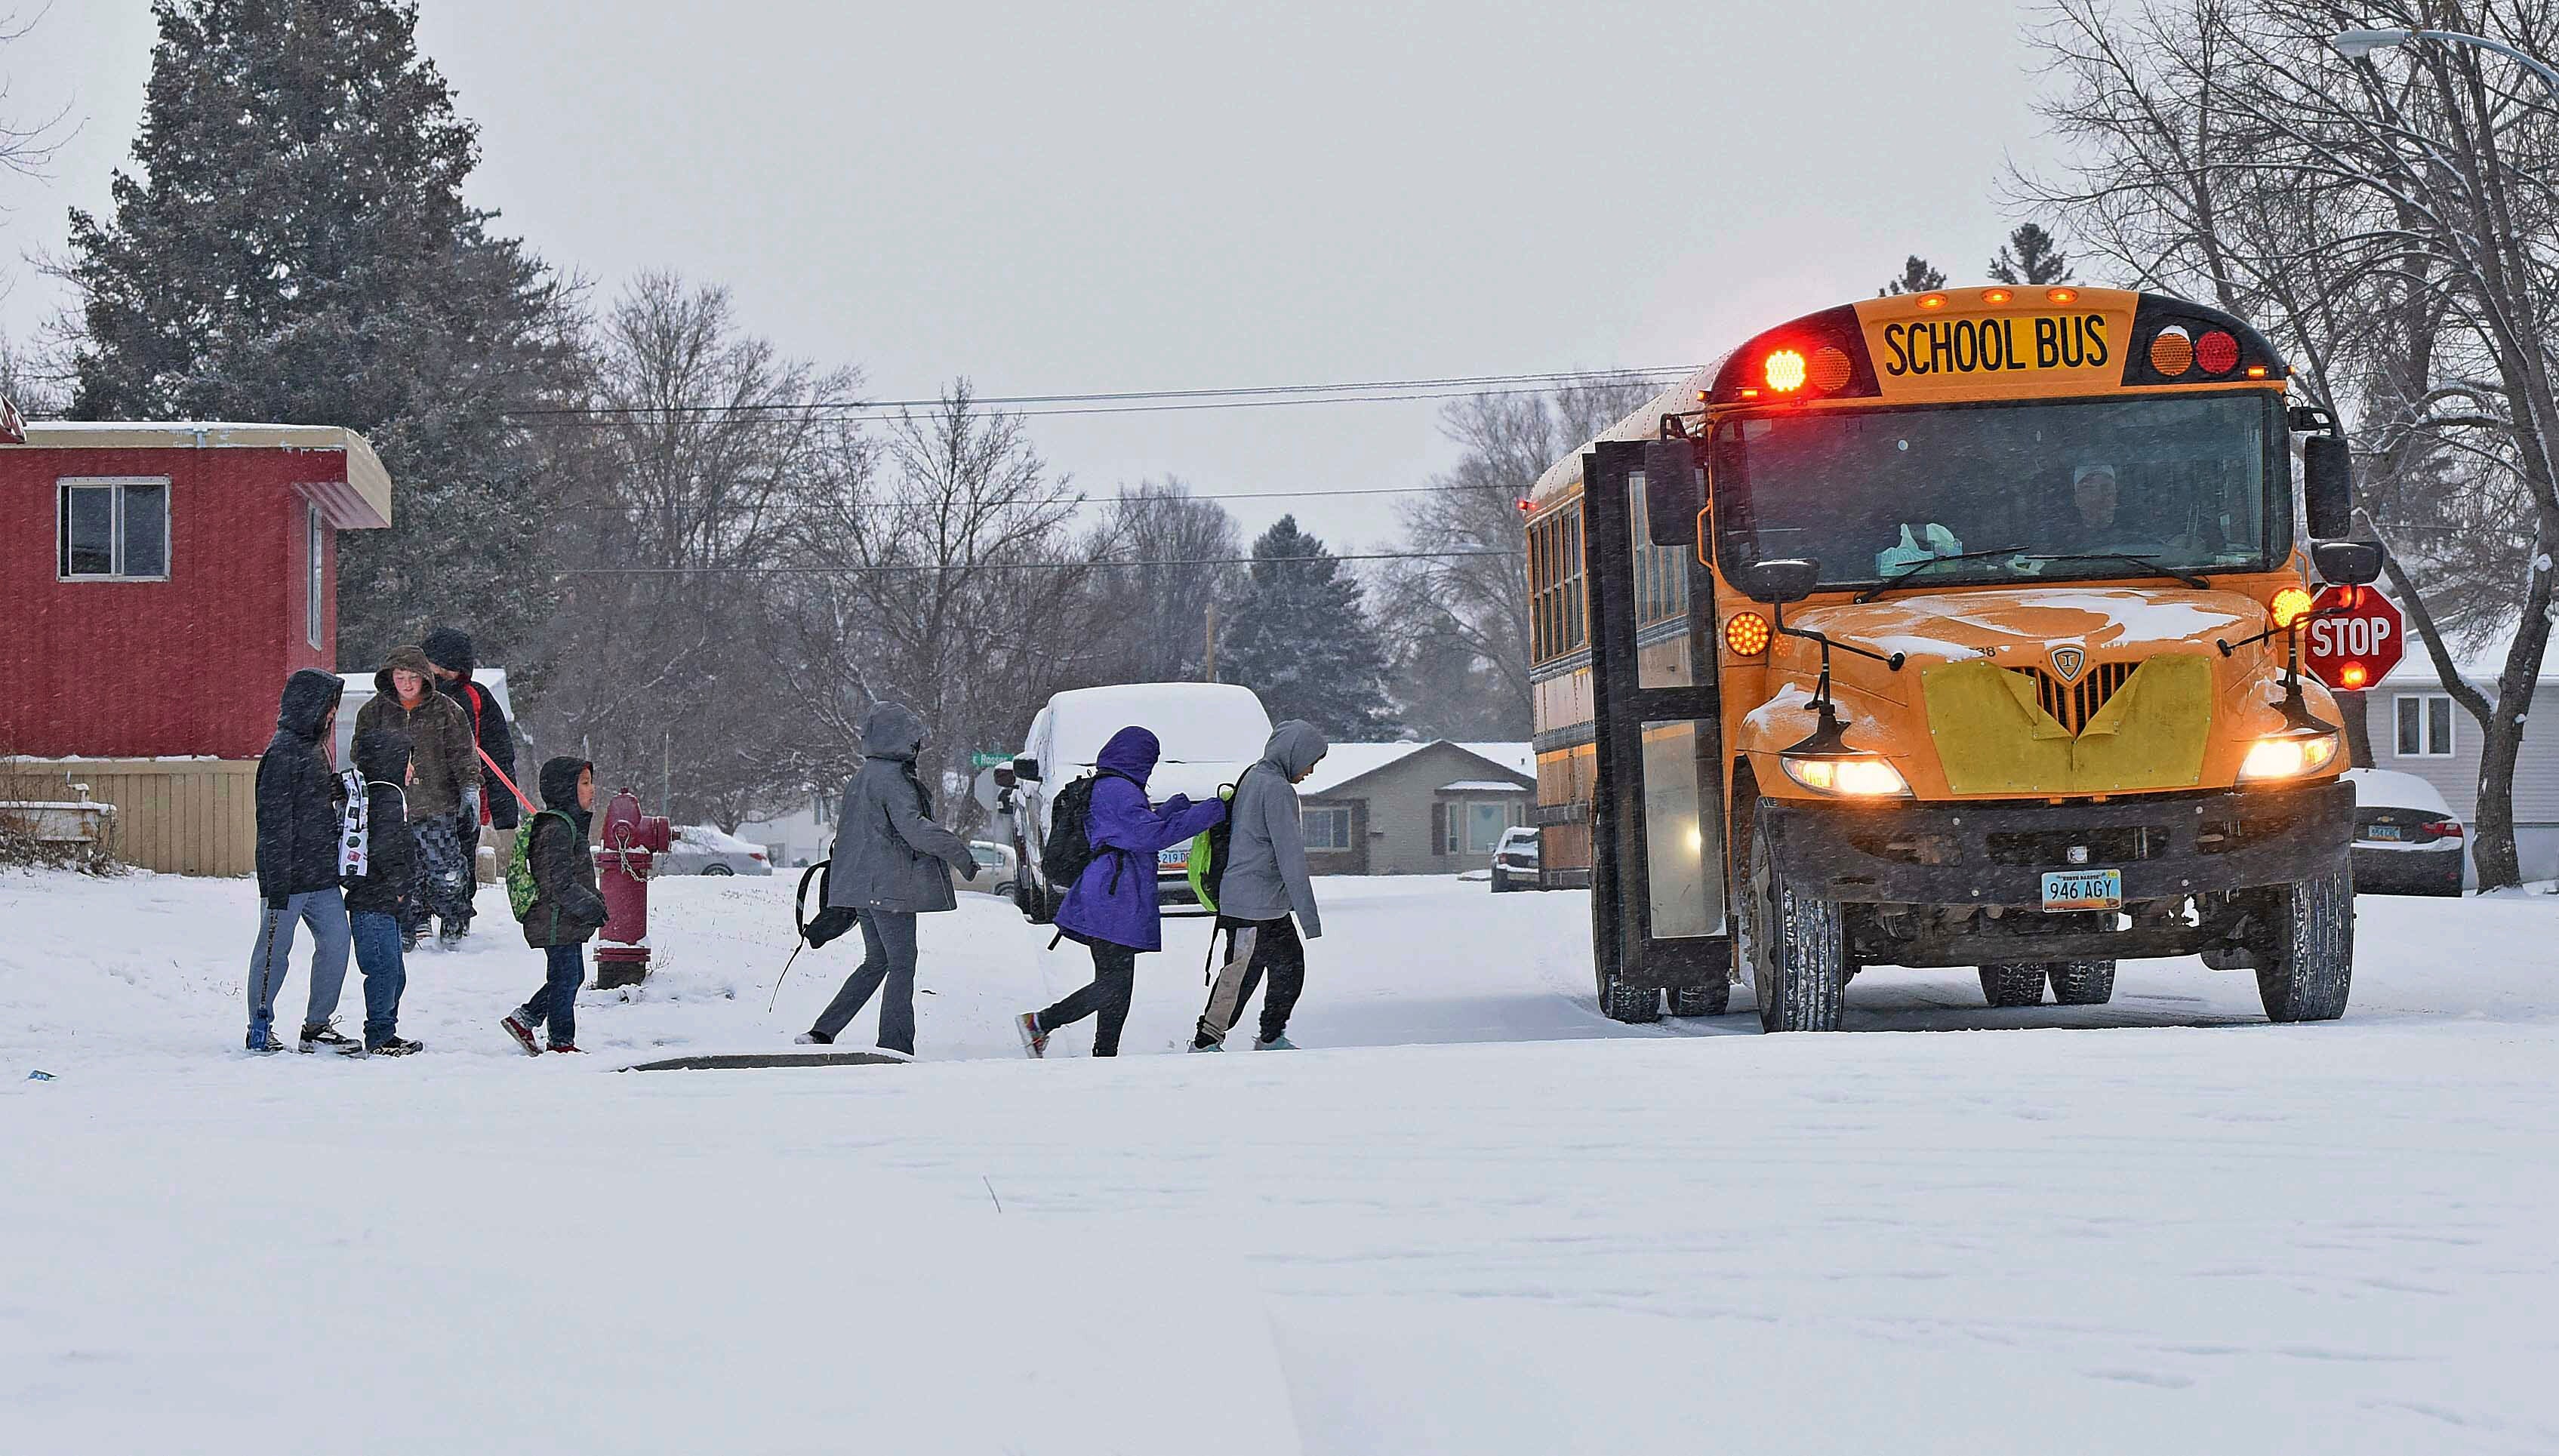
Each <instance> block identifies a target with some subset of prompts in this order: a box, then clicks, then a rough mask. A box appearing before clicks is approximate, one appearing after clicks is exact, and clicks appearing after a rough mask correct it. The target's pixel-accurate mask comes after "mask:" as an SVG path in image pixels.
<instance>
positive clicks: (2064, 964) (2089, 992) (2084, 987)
mask: <svg viewBox="0 0 2559 1456" xmlns="http://www.w3.org/2000/svg"><path fill="white" fill-rule="evenodd" d="M2043 977H2044V979H2045V980H2048V981H2050V982H2051V983H2052V1004H2053V1005H2055V1006H2103V1005H2105V1004H2106V1003H2107V1002H2109V1001H2111V1000H2113V999H2115V962H2113V961H2111V960H2055V961H2050V962H2048V963H2046V964H2045V966H2044V967H2043Z"/></svg>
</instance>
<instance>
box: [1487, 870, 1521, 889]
mask: <svg viewBox="0 0 2559 1456" xmlns="http://www.w3.org/2000/svg"><path fill="white" fill-rule="evenodd" d="M1515 888H1517V887H1516V886H1514V885H1512V884H1511V882H1510V878H1509V877H1508V876H1507V875H1504V874H1503V873H1502V872H1501V871H1500V870H1495V871H1493V893H1494V894H1496V895H1507V894H1509V893H1510V892H1511V891H1512V890H1513V889H1515Z"/></svg>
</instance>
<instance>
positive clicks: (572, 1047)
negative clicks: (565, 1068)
mask: <svg viewBox="0 0 2559 1456" xmlns="http://www.w3.org/2000/svg"><path fill="white" fill-rule="evenodd" d="M550 1049H551V1050H552V1051H554V1052H576V1053H577V1054H578V1055H579V1056H581V1057H582V1056H585V1055H586V1053H585V1052H584V1051H582V1050H581V1049H580V1048H579V1047H578V1045H577V1043H575V1042H555V1043H553V1044H552V1046H551V1048H550Z"/></svg>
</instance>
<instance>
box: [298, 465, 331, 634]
mask: <svg viewBox="0 0 2559 1456" xmlns="http://www.w3.org/2000/svg"><path fill="white" fill-rule="evenodd" d="M303 509H304V510H308V511H309V512H311V513H310V514H309V515H307V516H305V517H304V518H303V526H302V554H303V555H304V556H306V557H308V558H309V559H307V560H305V561H304V562H303V563H302V633H303V636H304V637H306V638H308V639H309V640H310V643H311V646H312V649H313V650H314V651H317V650H318V649H319V647H320V628H321V621H320V618H321V612H320V597H321V592H320V563H321V562H323V561H324V560H326V559H328V554H329V553H328V550H327V547H326V537H324V536H322V535H321V534H320V530H321V526H320V508H319V507H317V506H314V505H312V504H310V503H309V502H304V503H303Z"/></svg>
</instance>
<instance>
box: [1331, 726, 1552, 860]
mask: <svg viewBox="0 0 2559 1456" xmlns="http://www.w3.org/2000/svg"><path fill="white" fill-rule="evenodd" d="M1297 799H1298V802H1299V803H1300V805H1301V806H1302V807H1303V810H1304V815H1303V823H1304V827H1305V834H1306V863H1307V868H1309V869H1310V870H1312V871H1313V872H1314V873H1316V874H1319V875H1449V874H1456V873H1459V872H1460V871H1464V870H1478V869H1482V868H1484V867H1485V866H1486V865H1487V864H1488V863H1489V862H1490V861H1491V858H1492V853H1493V845H1494V844H1495V843H1497V842H1498V841H1499V840H1500V839H1501V837H1502V831H1503V830H1504V829H1507V828H1509V827H1511V826H1512V825H1514V824H1525V823H1528V822H1529V821H1530V815H1531V811H1532V810H1533V809H1534V808H1535V807H1536V805H1537V779H1536V757H1535V755H1534V754H1533V753H1532V752H1531V751H1530V748H1529V746H1528V745H1527V744H1525V743H1452V742H1448V741H1446V740H1440V741H1438V742H1432V743H1337V744H1334V745H1333V746H1332V749H1331V750H1330V751H1329V752H1327V753H1326V754H1325V755H1324V761H1323V762H1322V763H1320V764H1317V765H1316V766H1315V772H1314V773H1312V774H1310V775H1308V776H1307V778H1306V782H1305V783H1303V784H1300V785H1298V786H1297Z"/></svg>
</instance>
